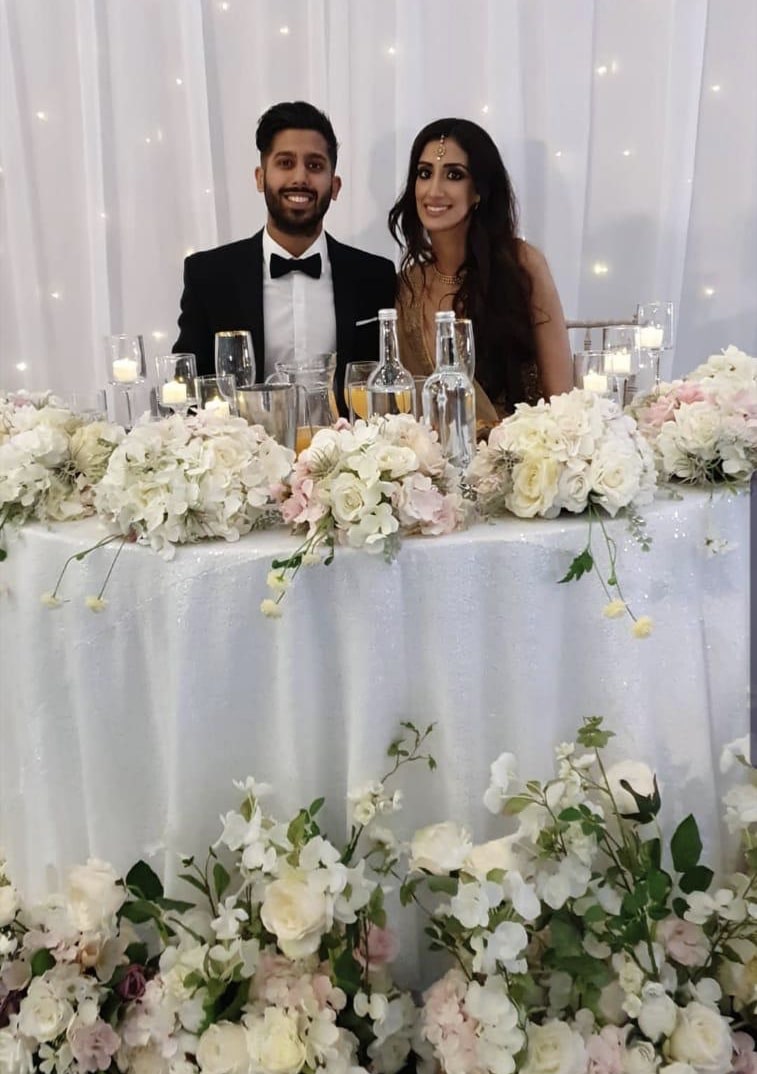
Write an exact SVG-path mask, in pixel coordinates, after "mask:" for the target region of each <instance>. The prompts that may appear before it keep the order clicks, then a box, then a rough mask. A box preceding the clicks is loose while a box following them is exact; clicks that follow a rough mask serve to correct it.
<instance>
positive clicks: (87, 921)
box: [66, 858, 126, 932]
mask: <svg viewBox="0 0 757 1074" xmlns="http://www.w3.org/2000/svg"><path fill="white" fill-rule="evenodd" d="M125 898H126V890H125V888H123V887H121V886H120V885H119V884H118V873H117V872H116V871H115V869H114V868H113V866H112V865H108V863H107V862H104V861H98V860H97V858H90V859H89V861H88V862H87V864H86V865H76V866H74V868H73V869H72V870H71V871H70V873H69V874H68V885H67V888H66V901H67V904H68V912H69V915H70V917H71V921H72V923H73V924H74V925H75V927H76V928H77V929H78V930H79V931H80V932H97V931H99V930H100V929H101V928H103V926H105V925H107V924H108V922H109V921H110V919H111V918H112V917H113V915H114V914H115V912H116V910H118V909H119V907H120V906H121V905H122V903H123V902H124V900H125Z"/></svg>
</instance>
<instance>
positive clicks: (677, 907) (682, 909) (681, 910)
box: [673, 899, 689, 918]
mask: <svg viewBox="0 0 757 1074" xmlns="http://www.w3.org/2000/svg"><path fill="white" fill-rule="evenodd" d="M688 908H689V904H688V903H687V902H686V900H685V899H673V913H674V914H675V915H676V917H680V918H683V915H684V914H685V913H686V911H687V910H688Z"/></svg>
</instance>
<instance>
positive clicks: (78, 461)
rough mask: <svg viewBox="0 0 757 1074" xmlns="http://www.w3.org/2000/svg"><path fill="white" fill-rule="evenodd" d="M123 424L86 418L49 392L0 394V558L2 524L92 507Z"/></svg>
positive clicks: (72, 514) (78, 513) (87, 511)
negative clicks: (98, 485) (94, 492)
mask: <svg viewBox="0 0 757 1074" xmlns="http://www.w3.org/2000/svg"><path fill="white" fill-rule="evenodd" d="M123 436H124V431H123V429H122V428H121V427H120V426H118V425H111V424H109V423H107V422H104V421H91V422H88V421H86V420H85V419H83V418H81V417H80V416H79V415H77V414H74V413H73V412H72V411H71V410H69V409H67V408H66V407H64V406H63V405H61V404H60V403H59V402H58V401H57V400H56V399H55V397H54V396H53V395H51V393H50V392H43V393H37V394H33V395H32V394H27V393H21V392H20V393H17V394H7V393H2V394H0V559H3V558H5V554H6V553H5V550H4V549H3V547H2V537H3V530H4V528H5V526H6V525H10V526H19V525H22V524H23V523H24V522H27V521H29V520H31V519H38V520H39V521H43V522H61V521H66V520H68V519H77V518H84V517H85V516H86V515H91V514H93V513H94V505H93V489H94V486H95V485H96V484H97V482H98V481H99V480H100V479H101V478H102V476H103V474H104V473H105V469H106V466H107V463H108V459H109V458H110V455H111V453H112V452H113V450H114V449H115V447H116V446H117V445H118V444H119V443H120V441H121V440H122V438H123Z"/></svg>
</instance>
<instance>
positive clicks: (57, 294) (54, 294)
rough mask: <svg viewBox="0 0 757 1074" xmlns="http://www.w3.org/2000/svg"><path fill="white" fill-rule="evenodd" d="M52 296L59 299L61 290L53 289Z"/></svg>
mask: <svg viewBox="0 0 757 1074" xmlns="http://www.w3.org/2000/svg"><path fill="white" fill-rule="evenodd" d="M50 298H56V299H59V298H60V291H51V292H50Z"/></svg>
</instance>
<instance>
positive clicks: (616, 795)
mask: <svg viewBox="0 0 757 1074" xmlns="http://www.w3.org/2000/svg"><path fill="white" fill-rule="evenodd" d="M621 780H623V781H624V782H625V783H629V784H630V785H631V786H632V787H633V789H634V790H635V791H636V793H637V794H639V795H642V796H643V797H645V798H646V797H650V796H651V795H652V794H654V773H653V772H652V770H651V769H650V768H649V767H648V766H647V765H645V764H643V763H642V762H641V761H618V763H617V764H614V765H611V766H610V767H609V768H608V769H607V782H608V784H609V787H610V792H611V794H612V796H613V799H614V800H615V805H616V806H617V809H618V813H620V814H621V815H623V814H627V813H638V812H639V807H638V806H637V804H636V801H635V800H634V797H633V795H632V794H630V793H629V792H628V791H627V790H626V789H625V787H621V785H620V781H621Z"/></svg>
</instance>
